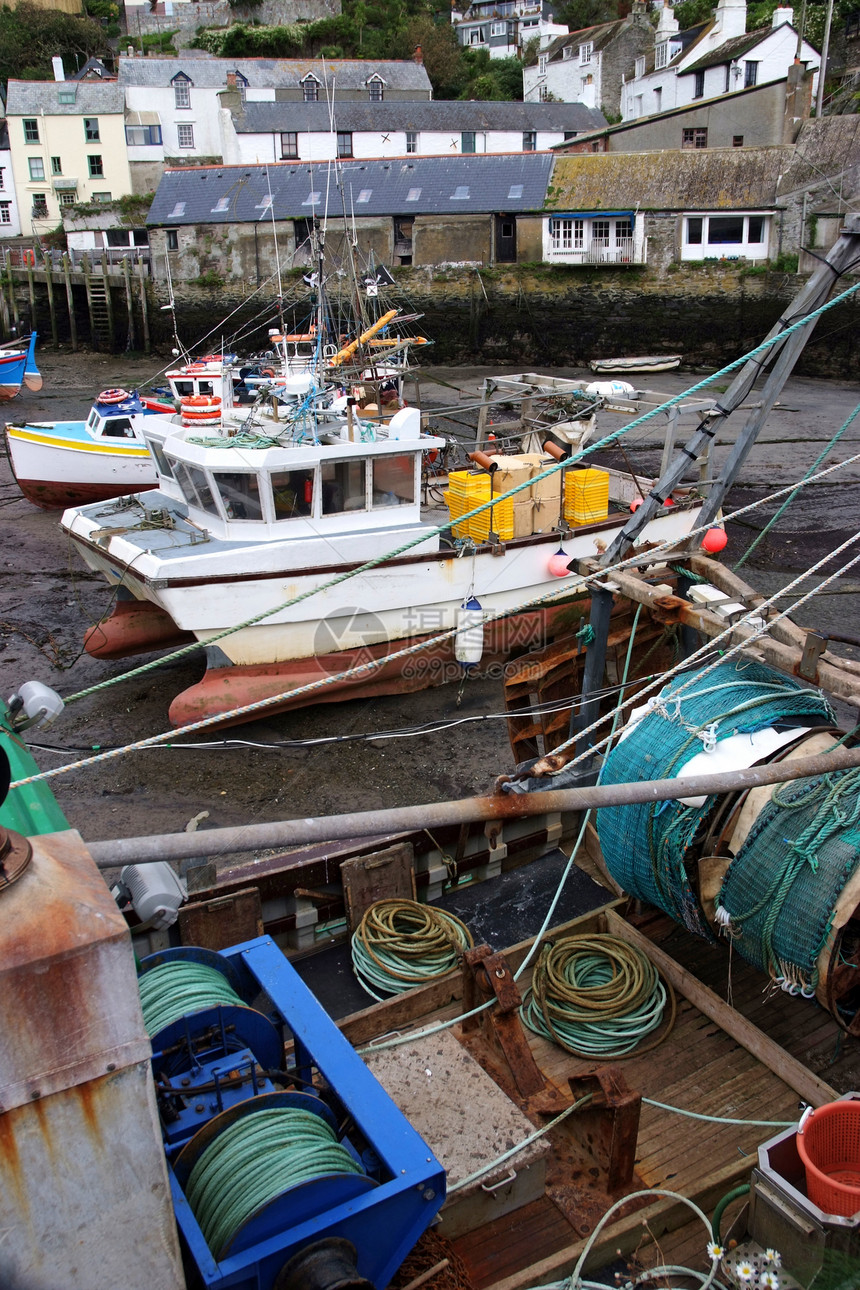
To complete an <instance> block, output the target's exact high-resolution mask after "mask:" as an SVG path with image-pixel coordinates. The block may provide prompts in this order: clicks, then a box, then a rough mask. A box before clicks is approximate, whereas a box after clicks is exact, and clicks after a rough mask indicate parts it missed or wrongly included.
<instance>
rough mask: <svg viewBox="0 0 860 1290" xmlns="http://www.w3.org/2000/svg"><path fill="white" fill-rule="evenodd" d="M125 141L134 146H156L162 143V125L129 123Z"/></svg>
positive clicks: (126, 128)
mask: <svg viewBox="0 0 860 1290" xmlns="http://www.w3.org/2000/svg"><path fill="white" fill-rule="evenodd" d="M125 141H126V143H127V144H128V145H129V147H132V148H147V147H154V146H155V145H157V144H160V143H161V126H160V125H127V126H126V127H125Z"/></svg>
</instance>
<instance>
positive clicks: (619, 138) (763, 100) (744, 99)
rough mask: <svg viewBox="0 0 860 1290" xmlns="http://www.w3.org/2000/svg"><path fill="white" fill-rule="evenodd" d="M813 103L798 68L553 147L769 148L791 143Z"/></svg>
mask: <svg viewBox="0 0 860 1290" xmlns="http://www.w3.org/2000/svg"><path fill="white" fill-rule="evenodd" d="M811 104H812V73H811V72H809V71H807V70H806V68H804V67H802V66H800V65H798V66H796V67H791V68H789V74H788V76H786V77H783V79H782V80H779V81H768V82H766V83H765V84H764V85H754V86H751V87H750V89H747V90H738V91H737V92H736V93H734V94H722V95H719V96H718V97H717V98H713V99H703V100H702V101H701V102H697V103H691V104H689V105H688V106H686V107H678V108H672V109H671V110H670V111H668V112H660V113H657V114H656V115H655V116H645V117H641V118H639V119H638V120H636V121H624V122H622V123H621V124H620V125H606V126H602V127H601V128H600V129H598V130H593V131H592V132H591V133H590V134H580V135H577V137H576V138H575V139H571V140H569V141H568V142H566V143H561V144H556V145H554V151H555V152H556V153H562V154H566V153H571V152H655V151H658V150H660V149H669V150H674V149H676V148H682V149H689V148H694V149H695V148H765V147H769V146H771V145H775V144H781V143H793V142H794V140H795V138H796V137H797V133H798V130H799V129H800V126H801V123H802V121H803V120H804V119H805V118H808V117H809V113H810V108H811Z"/></svg>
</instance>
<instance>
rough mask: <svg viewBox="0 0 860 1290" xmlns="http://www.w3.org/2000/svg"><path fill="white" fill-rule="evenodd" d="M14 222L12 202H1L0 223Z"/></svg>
mask: <svg viewBox="0 0 860 1290" xmlns="http://www.w3.org/2000/svg"><path fill="white" fill-rule="evenodd" d="M11 223H12V203H11V202H0V224H11Z"/></svg>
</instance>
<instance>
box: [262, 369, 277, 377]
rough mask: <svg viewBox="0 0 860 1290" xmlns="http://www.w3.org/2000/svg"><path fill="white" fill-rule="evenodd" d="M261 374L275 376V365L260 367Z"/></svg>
mask: <svg viewBox="0 0 860 1290" xmlns="http://www.w3.org/2000/svg"><path fill="white" fill-rule="evenodd" d="M260 375H261V376H274V375H275V369H274V368H273V367H261V368H260Z"/></svg>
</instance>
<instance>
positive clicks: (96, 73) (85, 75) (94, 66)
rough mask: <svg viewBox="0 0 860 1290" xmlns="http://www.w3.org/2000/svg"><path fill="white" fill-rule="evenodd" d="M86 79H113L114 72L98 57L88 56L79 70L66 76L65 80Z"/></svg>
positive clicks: (114, 76) (114, 78) (114, 77)
mask: <svg viewBox="0 0 860 1290" xmlns="http://www.w3.org/2000/svg"><path fill="white" fill-rule="evenodd" d="M88 79H92V80H97V81H115V80H116V73H115V72H112V71H111V70H110V69H109V68H108V67H106V66H105V64H104V63H103V62H102V60H101V59H100V58H88V59H87V61H86V62H85V63H84V65H83V67H82V68H81V70H80V71H79V72H75V73H74V75H73V76H67V77H66V80H67V81H85V80H88Z"/></svg>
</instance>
